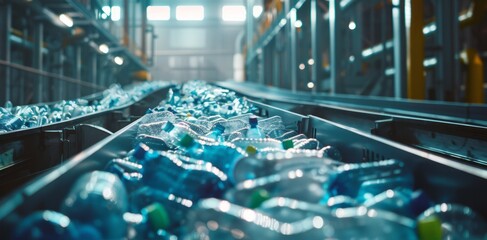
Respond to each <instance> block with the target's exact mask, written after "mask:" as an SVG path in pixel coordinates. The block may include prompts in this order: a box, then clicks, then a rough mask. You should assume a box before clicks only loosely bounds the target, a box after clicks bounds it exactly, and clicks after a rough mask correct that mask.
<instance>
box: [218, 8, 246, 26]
mask: <svg viewBox="0 0 487 240" xmlns="http://www.w3.org/2000/svg"><path fill="white" fill-rule="evenodd" d="M246 17H247V10H245V7H244V6H242V5H232V6H230V5H228V6H223V7H222V20H223V21H225V22H243V21H245V19H246Z"/></svg>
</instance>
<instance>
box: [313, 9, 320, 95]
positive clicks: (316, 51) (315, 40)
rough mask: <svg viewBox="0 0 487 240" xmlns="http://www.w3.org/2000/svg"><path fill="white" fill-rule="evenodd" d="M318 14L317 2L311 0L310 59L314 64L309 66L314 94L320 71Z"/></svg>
mask: <svg viewBox="0 0 487 240" xmlns="http://www.w3.org/2000/svg"><path fill="white" fill-rule="evenodd" d="M318 13H319V7H318V0H311V7H310V27H311V59H313V61H314V64H313V65H311V66H310V67H311V82H313V83H314V86H315V87H314V88H312V90H311V91H312V92H313V93H316V88H318V85H319V84H318V81H319V80H320V79H318V78H319V75H320V71H321V49H320V44H318V42H319V41H320V33H321V30H322V28H321V26H318V25H319V23H320V22H321V21H320V20H318V16H321V14H318Z"/></svg>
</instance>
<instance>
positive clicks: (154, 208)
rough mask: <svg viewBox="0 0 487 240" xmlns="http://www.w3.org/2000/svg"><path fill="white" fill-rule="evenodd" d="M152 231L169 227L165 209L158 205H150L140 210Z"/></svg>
mask: <svg viewBox="0 0 487 240" xmlns="http://www.w3.org/2000/svg"><path fill="white" fill-rule="evenodd" d="M142 213H143V214H145V215H146V216H147V218H148V220H149V222H150V225H151V227H152V228H153V229H154V230H158V229H166V228H167V227H169V224H170V219H169V214H168V213H167V211H166V209H165V208H164V207H163V206H162V205H161V204H159V203H154V204H151V205H149V206H147V207H145V208H143V209H142Z"/></svg>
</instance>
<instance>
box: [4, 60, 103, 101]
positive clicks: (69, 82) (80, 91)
mask: <svg viewBox="0 0 487 240" xmlns="http://www.w3.org/2000/svg"><path fill="white" fill-rule="evenodd" d="M0 82H1V85H0V86H1V88H0V104H1V105H0V106H3V105H4V104H5V102H7V101H11V102H12V103H13V104H14V105H27V104H35V103H42V102H53V101H60V100H64V99H75V98H79V97H81V96H85V95H89V94H92V93H95V92H98V91H100V90H104V89H106V87H104V86H101V85H97V84H95V83H92V82H88V81H82V80H80V79H76V78H72V77H68V76H63V75H61V74H59V73H52V72H46V71H42V70H38V69H35V68H32V67H28V66H24V65H21V64H16V63H10V62H7V61H4V60H0Z"/></svg>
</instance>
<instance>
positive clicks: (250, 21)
mask: <svg viewBox="0 0 487 240" xmlns="http://www.w3.org/2000/svg"><path fill="white" fill-rule="evenodd" d="M254 1H255V0H247V9H248V10H247V21H246V37H247V54H246V58H247V59H248V58H249V57H250V55H252V54H251V53H252V51H254V44H253V42H252V41H253V38H254V16H253V15H252V9H253V8H254ZM247 59H245V62H247V64H246V65H247V67H246V70H245V71H246V74H245V75H246V80H247V81H254V79H252V75H253V72H254V71H255V69H254V67H253V61H255V59H253V60H252V61H251V62H248V61H247Z"/></svg>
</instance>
